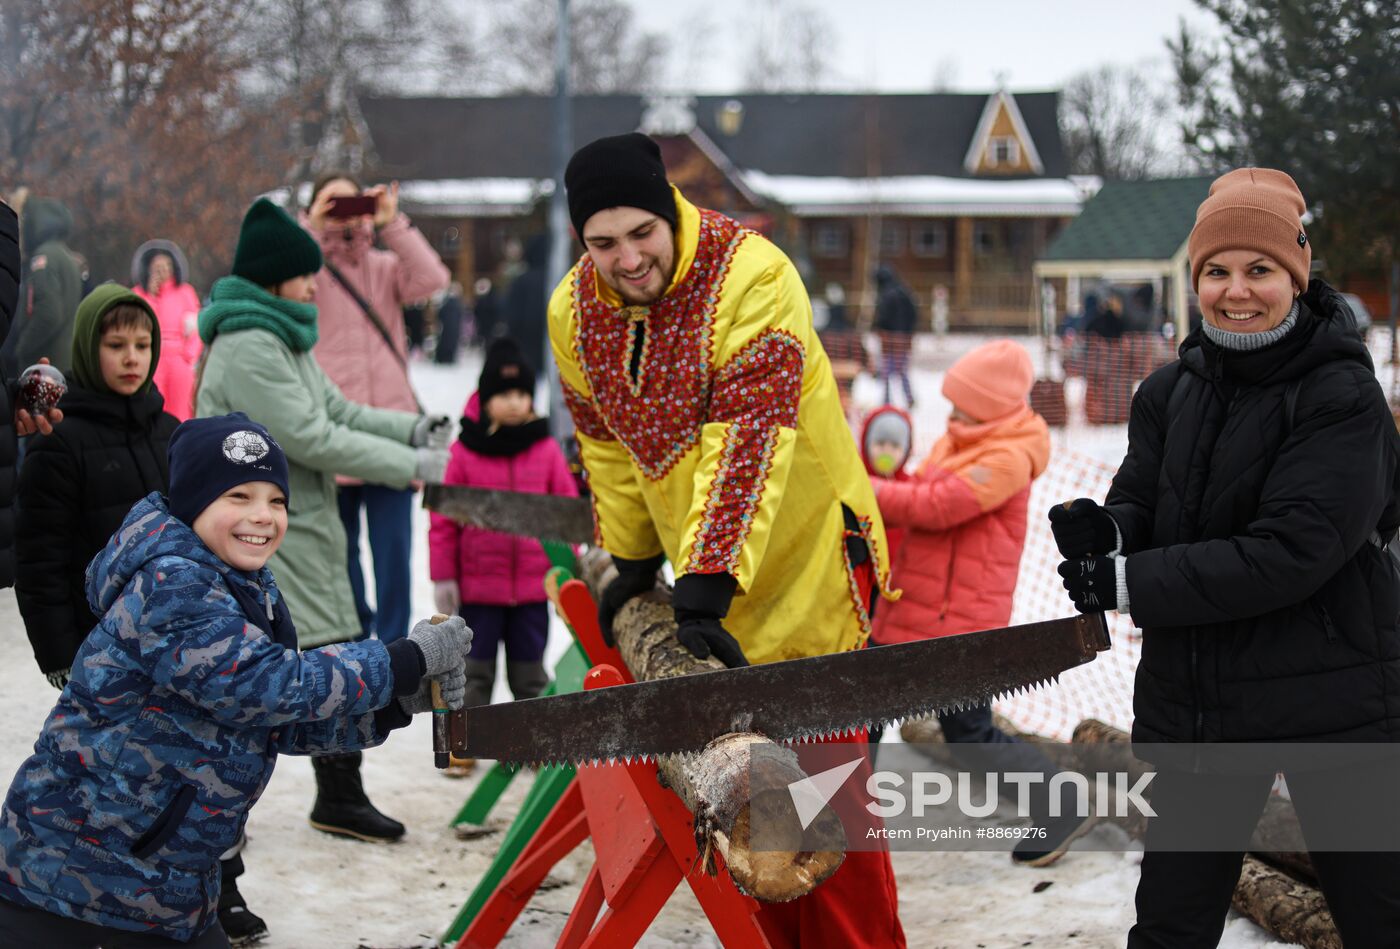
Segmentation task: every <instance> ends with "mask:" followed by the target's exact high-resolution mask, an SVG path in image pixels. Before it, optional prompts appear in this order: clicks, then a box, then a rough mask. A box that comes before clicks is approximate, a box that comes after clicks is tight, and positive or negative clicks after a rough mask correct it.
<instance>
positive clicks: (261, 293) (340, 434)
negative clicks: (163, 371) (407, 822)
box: [195, 198, 452, 840]
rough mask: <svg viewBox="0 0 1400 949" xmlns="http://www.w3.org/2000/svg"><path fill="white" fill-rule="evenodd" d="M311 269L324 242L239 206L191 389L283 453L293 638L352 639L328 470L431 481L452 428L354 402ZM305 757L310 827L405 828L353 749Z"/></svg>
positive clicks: (363, 834)
mask: <svg viewBox="0 0 1400 949" xmlns="http://www.w3.org/2000/svg"><path fill="white" fill-rule="evenodd" d="M320 269H321V249H320V248H319V247H318V246H317V245H316V241H315V240H314V239H313V238H312V237H311V236H310V235H308V234H307V233H306V231H304V230H303V229H302V228H301V227H299V226H298V225H297V223H296V222H295V221H293V220H292V219H291V218H290V217H289V216H288V215H287V214H286V212H284V211H283V210H282V209H281V208H279V207H277V206H276V205H275V204H273V203H272V202H270V201H268V200H266V199H265V198H261V199H259V200H258V201H256V202H255V203H254V204H253V206H252V207H251V208H249V210H248V213H247V215H246V216H245V217H244V219H243V228H242V231H241V232H240V233H239V237H238V249H237V251H236V253H235V255H234V262H233V275H232V276H229V277H224V278H223V279H221V280H219V281H217V282H216V283H215V284H214V286H213V288H212V289H211V290H210V293H209V297H210V300H211V301H212V302H211V303H210V305H209V306H207V307H205V309H204V310H203V312H201V313H200V314H199V335H200V337H201V338H202V339H203V340H204V345H205V355H204V362H203V366H202V369H201V373H200V378H199V380H198V382H197V386H198V390H197V395H196V399H195V414H197V415H201V416H204V415H223V414H226V413H228V412H244V413H246V414H247V415H248V417H249V418H252V419H253V420H255V421H257V422H260V423H261V424H263V425H264V426H266V428H267V430H268V431H269V432H270V433H271V434H272V437H273V438H274V439H276V440H277V442H278V444H280V445H281V446H282V450H283V451H284V452H286V455H287V461H288V465H289V467H290V487H291V496H292V507H291V509H290V510H289V511H288V522H287V537H286V540H285V541H284V542H283V544H282V547H281V549H280V550H278V552H277V553H276V554H275V555H274V556H273V558H272V559H271V560H270V561H269V562H268V566H269V567H270V568H271V569H272V572H273V574H274V575H275V576H276V578H277V585H278V586H279V587H280V588H281V590H282V593H283V595H284V596H285V597H286V600H287V605H288V607H289V608H290V610H291V614H292V615H293V616H295V617H296V623H297V642H298V644H299V645H300V646H301V647H302V648H303V649H307V648H311V647H315V646H324V645H326V644H327V643H334V642H344V641H347V640H352V639H357V638H358V637H359V636H360V620H359V617H358V615H357V614H356V612H355V601H354V598H353V596H352V595H351V592H350V579H349V576H348V574H347V572H346V567H345V564H346V550H345V529H344V527H342V526H341V522H340V515H339V512H338V508H337V506H336V484H335V476H336V475H337V474H341V475H347V476H350V477H354V478H363V479H365V480H366V481H372V482H374V483H376V484H387V485H391V486H395V487H407V486H408V484H409V483H410V482H411V481H414V480H419V481H428V482H440V481H441V480H442V473H443V470H444V468H446V466H447V458H448V445H449V444H450V442H451V438H452V434H451V431H450V429H449V427H448V425H447V424H446V419H431V418H429V417H427V416H422V415H414V414H412V413H408V412H395V411H390V410H387V409H374V408H370V407H368V406H364V405H359V404H357V403H355V402H351V401H349V400H347V399H346V398H345V397H344V396H342V395H341V394H340V390H339V389H337V388H336V387H335V385H334V384H333V383H332V382H331V381H330V380H329V379H328V378H326V375H325V373H324V372H322V371H321V367H320V366H318V365H317V363H316V360H315V359H314V358H313V357H312V354H311V347H312V346H313V345H314V344H315V342H316V307H315V305H314V303H313V302H312V300H313V298H314V295H315V280H314V277H315V274H316V271H318V270H320ZM312 762H313V764H315V765H316V779H317V797H316V806H315V807H314V808H313V810H312V812H311V823H312V825H313V826H314V827H317V828H318V829H320V830H325V831H328V832H330V833H339V834H345V835H348V836H352V837H359V838H361V839H369V840H392V839H396V838H398V837H400V836H402V835H403V832H404V828H403V825H402V824H400V823H399V822H398V821H395V820H391V819H390V818H388V817H385V816H384V815H383V814H380V813H379V812H378V811H377V810H375V808H374V807H373V805H371V804H370V803H369V801H368V799H367V798H365V796H364V793H363V790H362V789H361V786H360V777H359V755H358V754H354V755H343V756H337V757H333V758H313V759H312Z"/></svg>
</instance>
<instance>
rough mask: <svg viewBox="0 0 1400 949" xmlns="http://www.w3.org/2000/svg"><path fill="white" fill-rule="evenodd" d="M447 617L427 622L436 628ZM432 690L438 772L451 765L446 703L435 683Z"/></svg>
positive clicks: (438, 615) (434, 618)
mask: <svg viewBox="0 0 1400 949" xmlns="http://www.w3.org/2000/svg"><path fill="white" fill-rule="evenodd" d="M447 620H448V617H446V616H444V615H443V614H442V613H434V614H433V615H432V618H431V619H429V620H428V622H430V623H432V624H433V625H434V626H436V625H437V624H439V623H445V622H447ZM432 689H433V766H434V767H435V768H437V769H439V770H442V769H445V768H446V767H447V766H448V765H449V764H451V763H452V752H451V747H450V743H449V741H448V737H447V733H448V723H447V716H448V708H447V703H446V702H444V701H443V699H442V689H441V688H439V687H438V684H437V682H436V681H434V682H433V684H432Z"/></svg>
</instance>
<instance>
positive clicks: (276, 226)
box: [233, 198, 321, 287]
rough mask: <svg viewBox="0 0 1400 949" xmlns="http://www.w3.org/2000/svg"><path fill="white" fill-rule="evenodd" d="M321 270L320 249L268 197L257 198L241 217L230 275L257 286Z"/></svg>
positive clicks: (308, 235)
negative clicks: (236, 248)
mask: <svg viewBox="0 0 1400 949" xmlns="http://www.w3.org/2000/svg"><path fill="white" fill-rule="evenodd" d="M320 269H321V247H320V245H319V244H317V243H316V239H315V238H314V237H312V236H311V235H310V234H308V233H306V231H305V230H304V229H303V228H302V227H301V225H299V224H298V223H297V222H296V221H293V220H292V218H291V216H290V215H288V214H287V212H286V211H283V210H282V209H281V208H279V207H278V206H277V205H275V204H273V203H272V202H271V201H269V200H267V198H258V200H256V201H254V202H253V206H252V207H251V208H249V209H248V213H247V214H245V215H244V216H243V228H242V230H240V231H239V232H238V250H236V251H235V252H234V255H233V275H234V276H235V277H242V278H243V279H245V280H250V281H252V282H253V283H256V284H257V285H258V286H260V287H275V286H277V285H278V284H279V283H282V282H283V281H285V280H291V279H292V278H293V277H300V276H303V275H305V274H310V273H315V272H316V271H318V270H320Z"/></svg>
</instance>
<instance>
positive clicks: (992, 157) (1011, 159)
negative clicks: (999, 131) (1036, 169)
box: [987, 135, 1021, 168]
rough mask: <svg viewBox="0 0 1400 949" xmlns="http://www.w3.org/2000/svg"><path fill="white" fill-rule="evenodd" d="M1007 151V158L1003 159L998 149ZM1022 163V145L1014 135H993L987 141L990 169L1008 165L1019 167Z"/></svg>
mask: <svg viewBox="0 0 1400 949" xmlns="http://www.w3.org/2000/svg"><path fill="white" fill-rule="evenodd" d="M1003 147H1004V148H1005V149H1006V157H1005V158H1002V157H1001V156H1000V155H998V154H997V152H998V149H1000V148H1003ZM1020 163H1021V143H1020V142H1019V141H1017V139H1016V136H1014V135H993V136H992V137H991V138H989V139H988V140H987V165H988V167H990V168H1000V167H1002V166H1006V165H1019V164H1020Z"/></svg>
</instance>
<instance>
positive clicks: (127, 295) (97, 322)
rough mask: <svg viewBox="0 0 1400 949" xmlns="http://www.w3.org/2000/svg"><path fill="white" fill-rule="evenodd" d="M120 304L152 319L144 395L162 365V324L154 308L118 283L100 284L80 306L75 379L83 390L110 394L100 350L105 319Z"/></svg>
mask: <svg viewBox="0 0 1400 949" xmlns="http://www.w3.org/2000/svg"><path fill="white" fill-rule="evenodd" d="M121 303H129V304H131V305H132V306H136V307H140V308H141V309H143V310H145V311H146V313H147V315H149V316H150V318H151V368H150V370H149V371H148V372H147V374H146V381H145V382H143V383H141V388H140V389H137V390H136V391H137V392H145V391H146V390H147V389H149V388H150V387H151V376H153V375H155V372H156V366H157V365H158V364H159V363H160V323H159V322H157V321H156V313H155V311H154V310H152V309H151V305H150V304H149V303H147V302H146V301H145V300H143V299H141V298H140V297H139V296H137V295H136V294H134V293H132V292H131V291H130V290H128V289H127V288H126V287H123V286H122V285H121V284H119V283H112V282H110V281H108V282H107V283H103V284H99V285H98V286H97V288H96V289H94V290H93V291H92V292H91V293H89V294H88V295H87V296H85V297H83V302H82V303H79V304H78V313H77V315H76V316H75V317H74V318H73V379H74V381H75V382H77V383H78V385H80V386H82V387H83V388H84V389H89V390H91V391H93V392H111V391H112V388H111V386H109V385H107V380H105V379H103V378H102V363H101V362H100V357H99V356H98V352H97V350H98V349H99V348H100V347H101V345H102V317H104V316H105V315H106V314H107V311H108V310H110V309H112V307H114V306H117V305H118V304H121Z"/></svg>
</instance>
